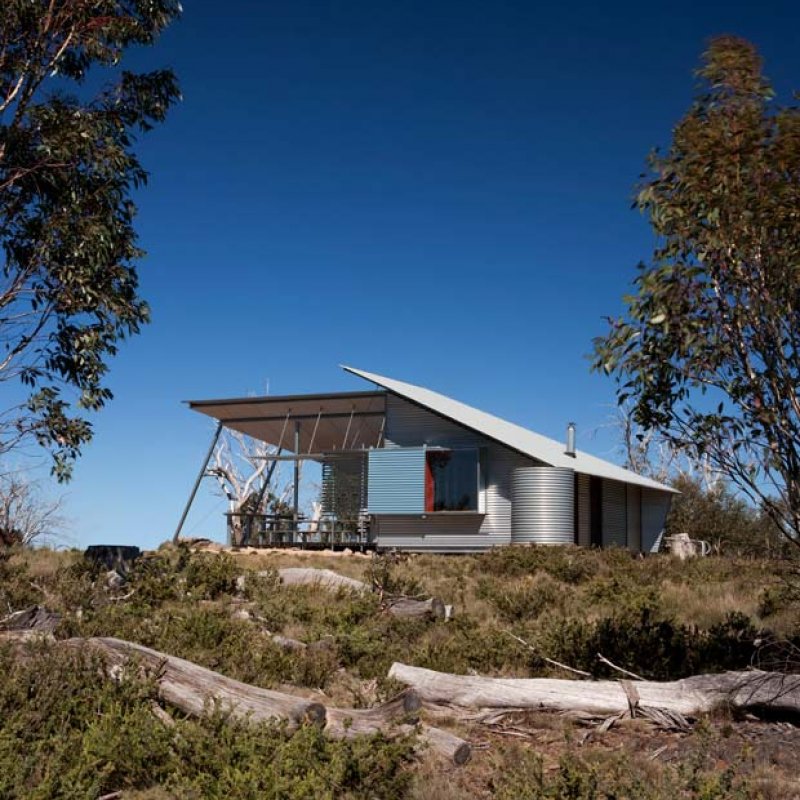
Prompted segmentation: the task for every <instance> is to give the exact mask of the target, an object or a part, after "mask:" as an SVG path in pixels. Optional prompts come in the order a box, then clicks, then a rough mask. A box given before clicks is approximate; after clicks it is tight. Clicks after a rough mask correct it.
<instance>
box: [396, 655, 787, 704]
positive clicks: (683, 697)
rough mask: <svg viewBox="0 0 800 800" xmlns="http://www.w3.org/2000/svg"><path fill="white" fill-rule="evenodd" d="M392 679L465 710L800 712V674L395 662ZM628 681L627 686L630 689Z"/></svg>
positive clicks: (440, 701) (435, 701) (426, 696)
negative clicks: (530, 674)
mask: <svg viewBox="0 0 800 800" xmlns="http://www.w3.org/2000/svg"><path fill="white" fill-rule="evenodd" d="M389 677H390V678H394V679H395V680H398V681H400V682H401V683H404V684H406V685H407V686H411V687H413V688H414V689H416V690H417V692H419V694H420V696H421V697H422V698H423V700H427V701H430V702H433V703H449V704H452V705H455V706H463V707H467V708H509V709H511V708H536V709H542V710H553V711H573V712H581V713H584V714H590V715H593V716H598V717H607V716H610V715H613V714H625V713H626V712H630V713H631V715H635V714H636V711H637V709H641V710H642V711H643V716H648V714H647V709H657V710H659V711H663V712H667V713H668V714H676V715H680V716H683V717H697V716H698V715H700V714H703V713H707V712H709V711H711V710H713V709H714V708H717V707H719V706H721V705H726V706H729V707H731V708H734V709H736V710H739V711H749V712H751V713H756V714H758V713H759V712H764V711H768V712H769V713H770V715H771V716H775V715H779V716H780V715H783V716H786V717H796V716H797V715H798V714H800V675H785V674H782V673H777V672H761V671H757V670H754V671H748V672H723V673H720V674H718V675H695V676H693V677H690V678H684V679H683V680H678V681H665V682H655V681H579V680H562V679H556V678H484V677H481V676H473V675H451V674H449V673H446V672H435V671H433V670H429V669H423V668H421V667H412V666H409V665H407V664H401V663H399V662H396V663H394V664H393V665H392V668H391V669H390V670H389ZM624 684H629V686H628V687H626V686H625V685H624Z"/></svg>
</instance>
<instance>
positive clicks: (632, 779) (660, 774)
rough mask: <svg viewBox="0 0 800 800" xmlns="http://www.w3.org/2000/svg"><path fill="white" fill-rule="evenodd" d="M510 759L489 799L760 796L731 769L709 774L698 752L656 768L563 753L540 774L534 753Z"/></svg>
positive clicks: (746, 799) (743, 799)
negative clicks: (549, 767)
mask: <svg viewBox="0 0 800 800" xmlns="http://www.w3.org/2000/svg"><path fill="white" fill-rule="evenodd" d="M515 755H516V757H515V758H514V760H513V761H509V762H508V763H507V765H506V766H507V768H506V769H502V770H498V774H497V777H496V778H495V779H494V780H493V790H494V791H493V794H492V797H494V798H495V800H664V798H669V797H687V798H688V797H691V798H694V800H752V798H754V797H758V796H760V795H758V793H757V792H755V787H753V786H752V785H750V783H749V782H748V781H747V779H746V778H742V777H737V774H736V771H735V770H734V769H733V768H729V769H726V770H715V769H714V765H713V764H710V763H707V762H708V760H709V759H708V758H707V754H706V751H705V750H703V749H702V747H700V748H699V749H698V751H697V754H696V755H695V757H694V758H692V759H690V760H688V761H687V762H685V763H682V764H680V765H678V766H672V765H667V766H661V767H658V768H656V767H654V766H653V765H652V764H648V763H647V762H646V761H644V759H642V760H637V759H635V758H631V757H630V756H628V755H625V756H622V755H612V754H602V755H600V754H593V755H594V757H591V756H579V755H576V754H575V753H573V752H568V753H566V754H565V755H564V756H562V758H561V759H560V761H559V764H558V768H557V769H556V770H552V771H546V770H545V769H544V764H543V761H542V758H541V756H540V755H538V754H537V753H532V752H530V751H521V752H518V753H516V754H515Z"/></svg>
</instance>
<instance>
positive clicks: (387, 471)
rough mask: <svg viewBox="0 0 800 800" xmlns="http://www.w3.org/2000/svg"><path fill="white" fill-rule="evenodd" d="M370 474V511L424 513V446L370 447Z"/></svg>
mask: <svg viewBox="0 0 800 800" xmlns="http://www.w3.org/2000/svg"><path fill="white" fill-rule="evenodd" d="M368 476H369V477H368V481H369V483H368V491H367V508H368V510H369V512H370V514H421V513H423V512H424V511H425V450H424V448H422V447H403V448H392V449H390V450H385V449H383V450H370V451H369V469H368Z"/></svg>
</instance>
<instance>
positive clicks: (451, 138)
mask: <svg viewBox="0 0 800 800" xmlns="http://www.w3.org/2000/svg"><path fill="white" fill-rule="evenodd" d="M798 31H800V6H799V5H798V4H797V3H796V2H788V0H787V2H764V3H759V4H756V3H738V4H737V3H733V2H704V3H698V2H692V3H689V2H673V3H670V4H667V5H665V4H650V3H641V2H638V3H623V2H617V3H614V2H608V3H597V2H592V3H589V2H573V3H547V4H544V3H542V4H540V3H533V2H531V1H530V0H527V1H523V0H516V1H515V2H504V1H503V0H493V2H489V1H488V0H483V2H464V0H462V1H461V2H458V3H456V2H445V1H444V0H439V1H438V2H430V0H429V1H428V2H424V3H423V2H418V1H417V0H406V2H403V3H390V2H384V0H371V1H370V2H307V1H306V0H292V1H291V2H261V1H260V0H240V2H236V3H227V4H221V3H218V2H211V0H187V2H186V3H185V13H184V16H183V18H182V19H181V21H180V22H179V23H177V24H176V25H175V26H174V27H173V28H172V29H171V30H170V31H169V32H168V33H167V34H166V35H165V36H164V37H163V39H162V40H161V42H160V43H159V45H158V46H157V47H156V48H154V49H152V50H150V51H148V52H143V53H140V54H136V56H135V57H134V58H133V60H132V62H131V63H132V65H133V66H136V67H139V68H145V67H156V66H160V65H170V66H172V67H173V68H174V69H175V70H176V72H177V73H178V75H179V77H180V80H181V85H182V90H183V94H184V100H183V102H182V103H181V104H180V106H179V107H177V108H176V109H175V111H174V113H173V114H172V115H171V117H170V118H169V120H168V122H167V123H166V124H165V125H163V126H162V127H160V128H159V129H157V130H155V131H154V132H152V133H151V134H149V135H148V136H147V137H146V138H144V139H143V140H142V141H141V143H140V147H139V152H140V154H141V157H142V159H143V161H144V163H145V166H146V167H147V168H148V169H149V170H150V172H151V175H152V177H151V181H150V185H149V186H148V188H147V189H146V190H145V191H143V192H142V193H140V195H139V197H138V202H139V205H140V217H139V231H140V234H141V243H142V246H143V247H144V248H145V249H146V250H147V251H148V256H147V258H146V259H145V260H144V261H143V262H142V264H141V270H140V272H141V282H142V292H143V295H144V296H145V297H146V298H147V299H148V300H149V302H150V303H151V306H152V310H153V323H152V324H151V325H150V326H148V327H147V328H146V329H145V330H144V332H143V334H142V335H141V336H139V337H137V338H136V339H133V340H131V341H130V342H129V343H127V344H126V345H125V346H124V347H123V349H122V351H121V353H120V355H119V356H118V357H117V358H116V359H115V360H114V362H113V364H112V368H111V373H110V378H109V385H110V386H111V388H112V390H113V391H114V393H115V396H116V397H115V400H114V401H113V403H112V404H111V405H110V406H109V407H108V408H107V409H106V410H104V411H103V412H102V413H101V414H100V415H98V416H97V417H96V420H95V422H96V436H95V440H94V442H93V443H92V444H91V445H90V446H89V447H88V448H87V449H86V451H85V455H84V456H83V458H82V459H81V460H80V462H79V463H78V464H77V467H76V470H75V477H74V480H73V482H72V483H71V484H70V485H69V486H68V487H67V489H66V495H67V497H66V514H67V515H68V517H69V518H70V524H69V531H68V533H69V540H70V541H71V542H72V543H75V544H79V545H86V544H89V543H92V542H125V543H129V544H138V545H141V546H147V547H149V546H154V545H157V544H158V543H159V542H161V541H163V540H164V539H166V538H168V537H169V536H170V535H171V534H172V531H173V529H174V527H175V523H176V522H177V519H178V517H179V515H180V511H181V508H182V505H183V503H184V501H185V498H186V496H187V494H188V491H189V488H190V486H191V483H192V481H193V479H194V475H195V473H196V471H197V469H198V467H199V462H200V460H201V458H202V456H203V454H204V452H205V450H206V448H207V446H208V439H209V437H210V435H211V432H212V426H211V424H210V423H209V421H208V420H207V419H206V418H204V417H201V416H199V415H196V414H193V413H192V412H190V411H188V410H186V408H185V407H183V406H182V405H181V401H182V400H185V399H190V398H191V399H199V398H203V397H220V396H230V395H244V394H248V393H251V392H258V393H261V392H263V390H264V387H265V386H266V385H268V386H269V389H270V391H271V392H272V393H274V394H284V393H293V392H304V391H312V392H313V391H328V390H331V391H334V390H347V389H360V388H368V387H367V385H366V384H362V383H361V382H360V381H358V380H357V379H356V378H354V377H352V376H348V375H346V374H345V373H343V372H341V371H340V370H339V369H338V367H337V364H339V363H342V362H344V363H349V364H353V365H355V366H358V367H361V368H363V369H367V370H370V371H373V372H378V373H383V374H385V375H389V376H392V377H396V378H399V379H401V380H406V381H410V382H412V383H419V384H422V385H426V386H429V387H430V388H433V389H436V390H439V391H442V392H444V393H445V394H449V395H451V396H454V397H456V398H458V399H460V400H463V401H465V402H468V403H472V404H474V405H477V406H479V407H481V408H483V409H485V410H487V411H491V412H493V413H496V414H498V415H500V416H504V417H507V418H509V419H511V420H513V421H515V422H518V423H520V424H524V425H527V426H529V427H532V428H534V429H535V430H537V431H539V432H541V433H544V434H547V435H551V436H555V437H558V438H561V437H562V436H563V431H564V426H565V424H566V422H567V421H568V420H575V421H576V422H577V424H578V431H579V446H581V447H582V448H583V449H587V450H590V451H593V452H595V453H597V454H598V455H601V456H606V457H608V456H610V455H613V450H614V441H613V438H612V437H611V435H610V434H609V432H608V431H606V430H603V429H602V426H603V425H604V423H605V422H606V421H607V418H608V416H609V414H610V413H611V408H610V406H611V404H613V385H612V384H611V382H610V381H608V380H607V379H604V378H602V377H600V376H597V375H592V374H590V373H589V371H588V361H587V358H586V354H587V353H588V352H589V350H590V348H591V339H592V337H593V336H595V335H597V334H598V333H600V332H602V331H603V322H602V318H603V316H604V315H608V314H614V313H616V312H618V311H619V310H620V308H621V297H622V295H623V294H624V292H625V291H626V289H627V286H628V284H629V282H630V280H631V278H632V277H633V275H634V268H635V264H636V263H637V261H639V260H640V259H643V258H647V257H648V254H649V252H650V250H651V249H652V246H653V239H652V236H651V234H650V232H649V230H648V228H647V225H646V223H645V222H644V220H643V219H642V218H641V217H640V216H639V215H638V214H637V213H636V212H634V211H631V210H630V203H631V197H632V189H633V186H634V184H635V183H636V181H637V178H638V175H639V174H640V173H641V171H642V168H643V165H644V159H645V156H646V154H647V152H648V151H649V150H650V149H651V148H652V147H654V146H656V145H659V144H661V145H665V144H667V143H668V141H669V134H670V130H671V128H672V126H673V125H674V124H675V122H676V121H677V120H678V119H679V117H680V116H681V115H682V114H683V113H684V111H685V110H686V108H687V107H688V105H689V103H690V101H691V97H692V92H693V86H694V78H693V75H692V70H693V69H694V67H695V66H696V65H697V61H698V57H699V54H700V52H701V51H702V50H703V48H704V43H705V41H706V40H707V38H708V37H709V36H711V35H713V34H716V33H735V34H738V35H742V36H745V37H747V38H749V39H751V40H752V41H753V42H755V43H756V45H757V46H758V47H759V49H760V50H761V52H762V54H763V55H764V57H765V59H766V70H767V74H768V75H769V76H770V77H771V78H772V79H773V81H774V82H775V84H776V86H777V88H778V90H779V93H780V94H781V96H782V98H783V99H784V100H788V99H789V92H790V91H791V90H792V89H793V88H798V87H800V46H798V45H800V34H798ZM598 429H600V430H599V432H598V433H596V434H595V435H592V432H593V431H598ZM211 488H212V487H211V486H210V485H209V486H208V487H207V489H206V490H204V492H203V494H202V495H201V496H200V498H199V501H198V503H197V506H196V509H195V511H194V512H193V513H192V515H191V516H190V518H189V521H188V524H187V528H186V531H187V532H190V533H192V534H193V535H208V536H212V537H221V536H222V534H223V520H222V516H221V512H222V510H223V507H222V506H221V505H220V502H219V500H218V499H217V498H215V497H214V496H213V495H212V494H211V492H210V491H208V490H210V489H211Z"/></svg>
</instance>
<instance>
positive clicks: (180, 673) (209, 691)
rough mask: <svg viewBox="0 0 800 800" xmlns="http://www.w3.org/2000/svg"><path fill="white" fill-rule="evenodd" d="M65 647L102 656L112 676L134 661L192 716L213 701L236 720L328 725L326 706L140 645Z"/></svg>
mask: <svg viewBox="0 0 800 800" xmlns="http://www.w3.org/2000/svg"><path fill="white" fill-rule="evenodd" d="M63 644H64V645H65V646H67V647H74V648H75V649H84V648H88V649H90V650H93V651H95V652H99V653H101V654H102V655H103V656H104V658H105V659H106V662H107V663H108V664H109V666H110V667H111V674H112V676H116V675H118V674H119V671H120V670H121V669H122V668H124V667H125V666H126V665H128V664H129V663H131V661H136V662H138V663H140V664H141V665H142V666H144V667H146V668H148V669H150V670H152V671H153V672H154V673H155V674H156V675H157V676H158V687H159V695H160V696H161V698H162V699H163V700H164V701H165V702H167V703H169V704H171V705H173V706H175V707H176V708H178V709H180V710H181V711H183V712H185V713H187V714H190V715H192V716H200V715H202V714H203V713H204V712H205V711H206V709H207V707H208V704H209V702H216V703H219V704H220V706H221V707H222V708H223V710H225V711H226V712H228V713H230V714H231V715H232V716H233V717H235V718H248V717H249V718H250V719H252V720H253V721H255V722H259V721H262V720H267V719H275V718H277V719H284V720H287V722H288V724H289V727H290V728H292V729H293V728H295V727H297V726H298V725H299V724H301V723H302V722H311V723H314V724H317V725H324V724H325V721H326V710H325V706H324V705H322V704H321V703H316V702H312V701H309V700H304V699H302V698H300V697H294V696H292V695H289V694H284V693H282V692H273V691H270V690H269V689H261V688H260V687H258V686H250V685H249V684H246V683H242V682H241V681H235V680H233V679H232V678H228V677H226V676H224V675H220V674H219V673H218V672H214V671H213V670H210V669H206V668H205V667H201V666H199V665H198V664H193V663H192V662H191V661H186V660H185V659H183V658H177V657H176V656H168V655H165V654H164V653H159V652H158V651H157V650H151V649H150V648H149V647H144V646H142V645H140V644H134V643H133V642H126V641H123V640H122V639H112V638H107V637H103V638H92V639H68V640H66V641H65V642H63Z"/></svg>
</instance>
